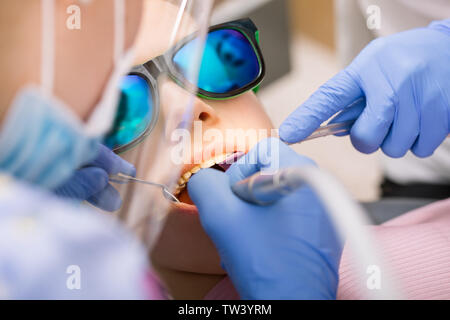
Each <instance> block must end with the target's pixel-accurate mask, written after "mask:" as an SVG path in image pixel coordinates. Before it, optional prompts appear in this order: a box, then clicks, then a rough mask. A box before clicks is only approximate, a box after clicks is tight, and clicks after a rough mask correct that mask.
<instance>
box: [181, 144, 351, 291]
mask: <svg viewBox="0 0 450 320" xmlns="http://www.w3.org/2000/svg"><path fill="white" fill-rule="evenodd" d="M277 149H278V150H279V153H278V152H277ZM271 151H273V152H272V154H273V155H274V157H270V156H269V155H270V154H271V153H270V152H271ZM278 156H279V162H280V163H279V164H280V167H292V166H305V165H309V166H311V165H313V162H312V161H311V160H309V159H308V158H305V157H302V156H300V155H298V154H297V153H295V152H294V151H293V150H292V149H290V148H289V147H288V146H286V145H285V144H284V143H282V142H280V140H278V139H267V140H264V141H262V142H260V143H259V144H258V145H257V146H256V147H255V148H253V149H252V150H251V151H250V152H249V153H248V154H247V155H246V156H245V158H244V161H245V163H246V164H242V162H243V160H242V159H241V160H239V161H238V163H235V164H233V165H232V166H231V167H230V169H229V170H228V171H227V172H226V173H224V172H220V171H217V170H214V169H204V170H201V171H200V172H198V173H197V174H195V175H194V176H193V177H192V178H191V180H190V181H189V183H188V191H189V195H190V197H191V199H192V200H193V201H194V203H195V204H196V205H197V207H198V210H199V214H200V219H201V223H202V226H203V228H204V229H205V231H206V232H207V234H208V235H209V237H210V238H211V239H212V241H213V242H214V244H215V246H216V248H217V250H218V252H219V255H220V257H221V260H222V265H223V267H224V268H225V269H226V271H227V272H228V275H229V276H230V278H231V280H232V281H233V283H234V285H235V287H236V289H237V290H238V292H239V294H240V296H241V298H243V299H335V298H336V290H337V284H338V264H339V259H340V255H341V249H342V248H341V244H340V242H339V241H338V239H337V236H336V234H335V231H334V229H333V227H332V225H331V222H330V220H329V219H328V216H327V214H326V212H325V211H324V209H323V208H322V206H321V204H320V203H319V201H318V200H317V198H316V197H315V195H314V194H313V192H312V191H311V190H310V189H309V188H307V187H304V188H301V189H299V190H298V191H297V192H296V193H293V194H291V195H289V196H287V197H286V198H284V199H282V200H280V201H279V202H277V203H275V204H273V205H271V206H267V207H260V206H256V205H253V204H249V203H247V202H244V201H242V200H241V199H240V198H238V197H237V196H236V195H234V193H233V192H232V191H231V188H230V186H231V185H232V184H234V183H235V182H238V181H240V180H242V179H244V178H246V177H248V176H250V175H252V174H254V173H256V172H258V171H261V170H262V169H264V168H267V167H269V166H270V165H272V166H273V165H274V163H275V164H276V161H278Z"/></svg>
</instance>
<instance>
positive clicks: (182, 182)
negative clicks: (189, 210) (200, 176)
mask: <svg viewBox="0 0 450 320" xmlns="http://www.w3.org/2000/svg"><path fill="white" fill-rule="evenodd" d="M231 155H233V153H224V154H221V155H219V156H217V157H215V158H212V159H209V160H207V161H205V162H202V163H201V164H200V165H197V166H195V167H193V168H192V169H191V170H189V171H187V172H185V173H183V174H182V175H181V178H180V179H178V182H177V185H176V187H175V191H174V195H176V196H177V195H179V194H180V193H181V191H183V189H184V188H186V184H187V182H188V181H189V179H190V178H191V177H192V175H194V174H196V173H197V172H199V171H200V169H206V168H211V167H212V166H214V165H216V164H218V163H222V162H224V161H225V160H226V159H227V158H228V157H229V156H231Z"/></svg>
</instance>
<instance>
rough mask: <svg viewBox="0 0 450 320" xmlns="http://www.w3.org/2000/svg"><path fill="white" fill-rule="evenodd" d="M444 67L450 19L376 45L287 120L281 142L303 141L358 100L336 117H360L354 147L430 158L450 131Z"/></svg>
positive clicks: (448, 78) (449, 70)
mask: <svg viewBox="0 0 450 320" xmlns="http://www.w3.org/2000/svg"><path fill="white" fill-rule="evenodd" d="M449 61H450V19H449V20H444V21H441V22H435V23H432V24H431V25H430V26H429V27H427V28H421V29H415V30H410V31H406V32H402V33H398V34H395V35H392V36H389V37H386V38H380V39H377V40H374V41H373V42H371V43H370V44H369V45H368V46H367V47H366V48H365V49H364V50H363V51H362V52H361V53H360V54H359V55H358V57H356V59H355V60H354V61H353V62H352V63H351V64H350V65H349V66H348V67H347V68H346V69H344V70H343V71H341V72H340V73H338V74H337V75H336V76H335V77H334V78H332V79H331V80H329V81H328V82H327V83H325V84H324V85H323V86H321V87H320V88H319V89H318V90H317V91H316V92H315V93H314V94H313V95H312V96H311V97H310V98H309V99H308V100H307V101H306V102H305V103H304V104H303V105H302V106H300V107H299V108H298V109H297V110H295V111H294V112H293V113H292V114H291V115H290V116H289V117H288V118H287V119H286V120H285V121H284V123H283V124H282V125H281V127H280V137H281V139H282V140H284V141H286V142H291V143H292V142H297V141H301V140H302V139H304V138H306V137H308V136H309V135H310V134H311V133H312V132H313V131H314V130H315V129H317V128H318V127H319V125H320V124H321V123H322V122H323V121H325V120H327V119H328V118H330V117H331V116H332V115H333V114H335V113H336V112H338V111H340V110H343V109H344V108H346V107H347V106H349V105H351V104H353V103H354V102H355V101H357V103H356V104H355V105H354V106H353V107H352V108H349V109H347V110H344V113H343V114H341V115H339V117H338V118H337V119H334V122H340V121H343V120H345V119H349V118H351V115H353V116H356V117H358V119H357V121H356V123H355V124H354V125H353V127H352V129H351V132H350V136H351V140H352V143H353V145H354V147H355V148H356V149H358V150H359V151H361V152H364V153H371V152H374V151H376V150H377V149H378V148H379V147H381V148H382V150H383V152H384V153H385V154H386V155H388V156H391V157H394V158H396V157H402V156H403V155H405V153H406V152H407V151H408V150H410V149H411V151H412V152H413V153H414V154H415V155H417V156H419V157H427V156H430V155H432V154H433V152H434V150H435V149H436V148H437V147H438V146H439V145H440V144H441V143H442V141H443V140H444V139H445V138H446V136H447V135H448V134H449V132H450V63H449Z"/></svg>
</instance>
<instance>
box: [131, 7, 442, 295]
mask: <svg viewBox="0 0 450 320" xmlns="http://www.w3.org/2000/svg"><path fill="white" fill-rule="evenodd" d="M152 2H155V3H156V2H161V4H160V5H159V10H167V12H169V11H170V6H171V4H170V3H169V2H165V1H162V0H152ZM162 3H164V4H162ZM173 12H174V13H175V12H176V11H173ZM160 13H161V12H158V13H157V14H160ZM153 14H156V13H153ZM145 33H146V36H147V37H148V38H149V39H152V44H154V43H155V42H158V41H159V43H160V49H159V50H156V51H155V50H153V52H149V51H148V53H149V55H148V56H147V57H146V59H147V60H150V59H152V58H154V57H156V56H157V55H160V54H162V53H163V52H164V51H165V50H167V49H168V47H167V45H166V42H167V39H168V38H169V37H170V34H169V28H168V29H167V32H166V33H164V30H161V29H158V30H146V32H145ZM227 49H228V50H229V51H230V53H233V52H235V51H233V50H235V48H233V47H230V48H227ZM230 59H231V56H230ZM237 60H238V59H236V63H237V64H239V63H241V62H239V61H237ZM249 72H251V71H250V70H249ZM162 88H163V89H162V90H161V108H162V109H164V104H165V101H167V100H168V99H171V98H173V96H180V95H187V94H188V93H187V92H186V91H185V90H184V89H183V88H181V87H180V86H178V85H177V84H175V83H174V82H172V81H170V80H166V81H165V82H164V83H163V84H162ZM247 89H248V90H246V91H245V92H244V93H242V94H240V95H238V96H234V97H232V98H228V99H226V100H213V99H210V98H200V97H197V98H196V100H195V103H194V110H193V114H194V121H197V122H198V123H201V124H202V129H203V132H205V131H206V130H209V129H215V130H218V131H220V132H222V133H224V134H223V136H224V137H225V141H223V144H224V150H223V153H225V147H226V150H227V152H229V151H230V150H232V151H236V152H237V151H240V152H247V151H248V150H249V149H250V148H251V147H252V146H253V145H254V144H255V143H256V141H255V139H250V138H248V137H247V138H248V139H246V143H245V144H244V146H242V144H241V145H239V146H238V145H237V142H236V140H235V139H233V138H234V137H235V136H233V135H231V136H230V135H226V134H225V132H226V131H228V132H229V131H230V130H234V131H235V132H236V133H237V134H241V135H242V133H243V132H244V133H245V132H246V131H247V130H249V129H250V130H255V131H258V130H265V131H266V132H268V133H269V134H270V132H271V129H273V126H272V124H271V122H270V120H269V118H268V117H267V115H266V113H265V112H264V109H263V107H262V105H261V103H260V101H259V100H258V98H257V97H256V95H255V93H254V92H253V91H252V90H251V89H252V87H249V88H247ZM242 130H243V131H242ZM227 137H228V138H227ZM192 143H193V144H194V143H198V141H193V142H192ZM214 143H215V142H214V141H213V142H211V141H210V142H203V144H202V148H203V149H215V148H216V147H217V146H214ZM216 150H217V149H216ZM220 156H221V154H217V152H216V153H212V154H211V157H210V158H206V159H201V160H200V161H199V162H195V161H193V162H192V163H191V164H189V165H186V166H185V167H184V169H183V172H182V173H181V176H182V177H183V179H182V181H181V183H180V188H179V189H178V192H179V194H178V197H179V199H180V200H181V201H182V203H181V204H173V205H171V209H170V212H169V214H168V217H167V221H166V224H165V226H164V228H163V230H162V232H161V235H160V237H159V240H158V242H157V244H156V246H155V247H154V249H153V251H152V254H151V260H152V263H153V266H154V269H155V271H156V272H157V273H158V274H159V276H160V277H161V279H162V280H163V282H164V283H165V285H166V287H167V289H168V292H169V294H170V295H171V296H172V297H173V298H175V299H203V298H206V299H216V298H220V299H238V298H239V296H238V295H237V293H236V291H235V290H234V288H233V285H232V283H231V282H230V281H229V280H228V278H227V275H226V273H225V271H224V270H223V269H222V268H221V266H220V258H219V256H218V253H217V251H216V249H215V247H214V245H213V243H212V242H211V240H210V239H209V238H208V236H207V235H206V233H205V232H204V231H203V229H202V227H201V224H200V220H199V216H198V212H197V209H196V207H195V206H194V205H193V204H192V202H191V200H190V198H189V195H188V193H187V191H186V189H185V188H183V187H184V185H185V184H186V182H187V180H189V178H190V176H191V175H192V174H195V172H196V170H198V166H202V164H203V166H208V167H210V166H212V165H213V163H212V162H211V159H215V158H216V157H217V159H218V158H223V157H220ZM125 157H126V154H125ZM207 196H208V195H207V194H205V197H207ZM445 210H446V211H447V214H446V215H445V214H444V211H445ZM449 212H450V200H447V201H444V202H441V203H436V204H433V205H431V206H429V207H425V208H423V209H419V210H416V211H414V212H411V213H409V214H406V215H404V216H402V217H400V218H398V219H395V220H393V221H391V222H388V223H386V224H385V225H382V226H378V227H369V228H370V229H372V230H373V231H374V233H375V236H376V237H377V239H378V240H379V241H380V243H381V246H382V248H384V250H385V255H386V257H387V259H388V262H390V264H391V265H392V267H393V270H394V272H395V274H396V275H397V276H398V277H399V279H400V280H401V283H400V284H401V285H402V287H403V289H404V290H405V294H406V297H407V298H450V249H449V248H450V243H449V239H450V214H448V213H449ZM347 251H348V250H344V254H343V258H342V261H341V268H340V285H339V290H338V298H350V299H357V298H365V293H364V292H363V291H361V290H360V289H359V288H360V287H361V286H360V283H361V281H364V283H365V281H366V280H365V279H358V278H356V276H355V273H354V272H352V268H353V267H352V264H351V259H350V253H349V252H347ZM274 258H276V257H274ZM298 267H299V268H301V266H298Z"/></svg>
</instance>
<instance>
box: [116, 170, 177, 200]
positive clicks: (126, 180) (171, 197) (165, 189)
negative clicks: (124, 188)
mask: <svg viewBox="0 0 450 320" xmlns="http://www.w3.org/2000/svg"><path fill="white" fill-rule="evenodd" d="M109 181H111V182H115V183H120V184H123V183H130V182H137V183H142V184H146V185H149V186H153V187H157V188H160V189H161V192H162V194H163V195H164V197H165V198H166V199H168V200H171V201H173V202H178V203H179V202H180V200H178V198H177V197H175V196H174V195H173V194H172V193H171V192H170V191H169V188H168V187H167V186H165V185H163V184H160V183H155V182H151V181H146V180H141V179H137V178H135V177H132V176H127V175H124V174H122V173H119V174H116V175H111V176H109Z"/></svg>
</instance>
